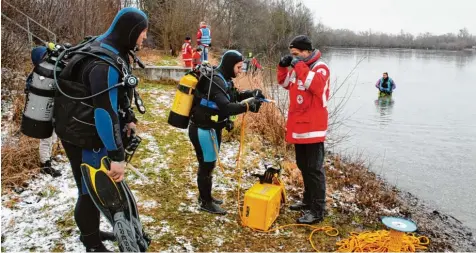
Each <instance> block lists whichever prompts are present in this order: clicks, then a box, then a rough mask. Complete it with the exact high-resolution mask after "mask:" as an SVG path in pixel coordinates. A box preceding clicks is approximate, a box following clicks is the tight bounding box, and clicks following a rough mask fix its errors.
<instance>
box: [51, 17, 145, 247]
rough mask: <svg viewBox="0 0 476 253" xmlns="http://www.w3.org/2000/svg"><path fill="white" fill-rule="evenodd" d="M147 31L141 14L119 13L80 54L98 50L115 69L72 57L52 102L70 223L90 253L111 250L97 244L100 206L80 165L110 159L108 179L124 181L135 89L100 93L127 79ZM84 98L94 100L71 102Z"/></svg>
mask: <svg viewBox="0 0 476 253" xmlns="http://www.w3.org/2000/svg"><path fill="white" fill-rule="evenodd" d="M147 26H148V19H147V16H146V15H145V14H144V13H143V12H142V11H140V10H138V9H136V8H124V9H122V10H121V11H120V12H119V13H118V14H117V15H116V17H115V19H114V21H113V23H112V24H111V26H110V27H109V29H108V30H107V32H106V33H104V34H102V35H101V36H99V37H97V38H96V39H95V40H94V41H92V42H91V43H90V44H89V45H85V47H84V48H83V49H81V50H83V51H86V52H87V51H88V50H90V51H89V52H93V51H94V50H99V51H98V52H97V54H99V55H100V57H101V58H102V59H109V60H110V61H111V63H113V64H108V63H106V62H104V61H102V60H101V59H98V58H97V57H92V56H84V55H74V56H73V57H72V58H71V59H70V60H69V62H68V64H67V65H66V67H65V69H63V71H62V72H61V74H60V75H59V78H58V79H59V81H58V87H59V88H61V90H62V92H61V93H60V94H58V95H57V97H56V99H55V107H54V110H55V113H54V118H55V121H54V122H55V130H56V133H57V135H58V137H59V138H60V139H61V142H62V144H63V147H64V149H65V151H66V155H67V156H68V159H69V161H70V164H71V167H72V170H73V175H74V179H75V181H76V186H77V188H78V192H79V196H78V201H77V202H76V207H75V210H74V218H75V221H76V224H77V226H78V228H79V230H80V233H81V241H82V242H83V244H84V246H85V247H86V251H88V252H89V251H94V252H98V251H99V252H105V251H109V250H108V249H107V248H106V247H105V246H104V245H103V243H102V242H101V239H104V238H103V237H102V236H103V235H104V234H105V233H104V232H102V231H100V230H99V220H100V212H99V211H98V208H100V206H99V205H98V207H96V205H97V203H96V205H95V202H94V201H93V200H92V196H90V194H94V193H91V192H90V191H88V188H87V186H86V185H85V184H86V183H85V179H84V178H83V176H84V175H83V172H82V170H81V168H80V167H81V164H82V163H84V164H88V165H91V166H94V167H96V168H98V167H100V166H101V161H102V158H104V157H108V158H109V159H110V161H111V162H110V166H109V167H110V169H109V170H108V171H107V173H108V176H109V177H110V178H112V179H113V180H114V181H115V182H120V181H122V180H123V178H124V172H125V166H126V164H125V162H124V159H125V153H124V140H123V138H125V136H126V135H128V136H129V135H131V131H133V130H134V129H135V122H136V121H137V120H136V118H135V116H134V113H133V111H132V108H131V105H130V101H131V99H132V95H131V94H132V92H134V90H133V89H134V88H133V87H134V86H132V85H129V86H127V85H122V86H118V87H116V88H112V89H110V90H109V91H107V92H104V91H105V90H106V89H108V88H111V87H113V86H115V85H116V84H118V83H121V82H126V81H125V80H126V77H130V76H128V73H130V70H131V67H130V59H129V52H130V51H131V50H134V49H137V48H140V47H141V45H142V42H143V40H144V39H146V36H147V35H146V34H147ZM88 47H89V48H88ZM94 48H96V49H94ZM113 65H115V66H116V67H117V68H115V67H114V66H113ZM121 69H122V71H119V70H121ZM131 87H132V88H131ZM63 92H64V93H63ZM87 96H92V98H90V99H72V98H71V97H76V98H78V97H81V98H84V97H87ZM111 237H112V238H114V236H110V237H109V238H110V239H111ZM120 247H121V245H120ZM122 249H124V248H122ZM122 249H121V250H122Z"/></svg>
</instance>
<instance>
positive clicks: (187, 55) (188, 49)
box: [182, 36, 192, 68]
mask: <svg viewBox="0 0 476 253" xmlns="http://www.w3.org/2000/svg"><path fill="white" fill-rule="evenodd" d="M190 42H191V40H190V37H188V36H187V37H185V43H183V45H182V60H183V62H184V64H185V67H188V68H191V67H192V44H190Z"/></svg>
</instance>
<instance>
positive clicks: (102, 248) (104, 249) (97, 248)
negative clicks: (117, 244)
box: [86, 243, 113, 252]
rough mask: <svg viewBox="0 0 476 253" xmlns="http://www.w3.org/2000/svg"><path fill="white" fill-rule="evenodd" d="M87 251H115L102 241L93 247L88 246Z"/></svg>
mask: <svg viewBox="0 0 476 253" xmlns="http://www.w3.org/2000/svg"><path fill="white" fill-rule="evenodd" d="M86 252H113V251H110V250H108V249H107V248H106V246H104V244H102V243H101V244H99V245H97V246H94V247H91V248H88V247H86Z"/></svg>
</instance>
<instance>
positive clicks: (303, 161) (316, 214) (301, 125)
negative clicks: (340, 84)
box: [277, 35, 330, 224]
mask: <svg viewBox="0 0 476 253" xmlns="http://www.w3.org/2000/svg"><path fill="white" fill-rule="evenodd" d="M289 50H290V53H291V55H287V56H284V57H282V58H281V60H280V61H279V66H278V73H277V76H278V82H279V85H280V86H282V87H283V88H285V89H287V90H288V91H289V100H290V103H289V110H288V120H287V123H286V141H287V142H288V143H292V144H294V146H295V149H296V163H297V166H298V168H299V170H301V173H302V177H303V181H304V196H303V200H302V202H299V203H296V204H294V205H291V206H290V208H291V210H295V211H297V210H305V212H304V215H303V216H302V217H300V218H299V219H298V220H297V222H298V223H303V224H313V223H317V222H320V221H322V220H323V217H324V212H325V207H326V175H325V170H324V168H323V162H324V141H325V139H326V132H327V121H328V112H327V100H328V99H329V84H330V81H329V80H330V79H329V75H330V73H329V67H327V65H326V64H325V63H323V62H321V61H319V58H320V56H321V52H320V51H319V50H317V49H313V47H312V42H311V40H310V39H309V38H308V37H307V36H305V35H299V36H297V37H295V38H294V39H293V40H292V41H291V43H290V45H289ZM289 67H291V68H290V69H289Z"/></svg>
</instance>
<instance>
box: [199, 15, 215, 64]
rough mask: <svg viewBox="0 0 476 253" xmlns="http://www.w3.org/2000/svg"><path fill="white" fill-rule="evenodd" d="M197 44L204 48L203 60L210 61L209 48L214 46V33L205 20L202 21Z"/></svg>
mask: <svg viewBox="0 0 476 253" xmlns="http://www.w3.org/2000/svg"><path fill="white" fill-rule="evenodd" d="M197 45H198V46H199V47H201V48H202V58H201V61H202V62H203V61H208V48H209V47H211V46H212V33H211V31H210V28H209V27H208V26H207V24H206V23H205V22H204V21H202V22H200V28H199V29H198V31H197Z"/></svg>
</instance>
